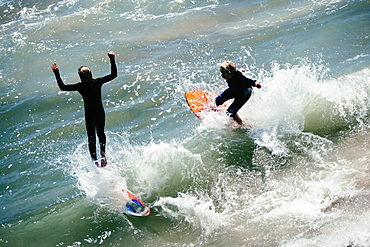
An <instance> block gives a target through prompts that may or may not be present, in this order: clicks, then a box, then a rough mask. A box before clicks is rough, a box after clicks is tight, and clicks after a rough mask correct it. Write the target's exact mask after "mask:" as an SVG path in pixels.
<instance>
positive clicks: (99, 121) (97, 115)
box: [53, 57, 117, 160]
mask: <svg viewBox="0 0 370 247" xmlns="http://www.w3.org/2000/svg"><path fill="white" fill-rule="evenodd" d="M110 63H111V73H110V74H109V75H107V76H104V77H101V78H97V79H92V81H88V82H80V83H76V84H71V85H65V84H64V83H63V81H62V79H61V78H60V74H59V70H58V69H55V70H53V72H54V75H55V78H56V79H57V83H58V86H59V88H60V90H62V91H78V92H79V93H80V94H81V95H82V98H83V101H84V108H85V124H86V130H87V137H88V142H89V151H90V155H91V158H92V159H93V160H96V159H97V155H96V135H95V133H96V134H97V135H98V138H99V144H100V152H101V153H103V152H104V153H105V146H106V137H105V133H104V125H105V112H104V108H103V103H102V97H101V88H102V85H103V84H104V83H106V82H109V81H111V80H113V79H114V78H116V77H117V66H116V62H115V59H114V57H110ZM95 130H96V132H95Z"/></svg>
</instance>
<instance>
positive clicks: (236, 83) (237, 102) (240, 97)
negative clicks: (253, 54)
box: [215, 71, 256, 117]
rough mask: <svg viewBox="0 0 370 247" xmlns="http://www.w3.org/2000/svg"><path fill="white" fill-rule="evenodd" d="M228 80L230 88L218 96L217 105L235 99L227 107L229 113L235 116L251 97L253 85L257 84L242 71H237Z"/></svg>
mask: <svg viewBox="0 0 370 247" xmlns="http://www.w3.org/2000/svg"><path fill="white" fill-rule="evenodd" d="M226 82H227V84H228V86H229V88H228V89H226V90H225V91H224V92H223V93H222V94H220V95H219V96H217V98H216V99H215V101H216V105H217V106H219V105H222V104H223V103H225V102H226V101H227V100H229V99H234V101H233V103H232V104H231V105H230V106H229V108H228V109H227V114H228V115H229V116H230V117H233V116H235V114H236V113H237V112H238V111H239V109H240V108H242V106H243V105H244V104H245V103H246V102H247V101H248V100H249V98H250V97H251V95H252V87H254V86H255V82H256V81H255V80H252V79H249V78H247V77H245V76H244V75H243V74H242V73H241V72H240V71H235V72H234V74H233V76H232V77H231V78H230V79H227V80H226Z"/></svg>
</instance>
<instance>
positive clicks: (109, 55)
mask: <svg viewBox="0 0 370 247" xmlns="http://www.w3.org/2000/svg"><path fill="white" fill-rule="evenodd" d="M114 55H116V54H115V53H114V52H113V51H110V52H108V57H114Z"/></svg>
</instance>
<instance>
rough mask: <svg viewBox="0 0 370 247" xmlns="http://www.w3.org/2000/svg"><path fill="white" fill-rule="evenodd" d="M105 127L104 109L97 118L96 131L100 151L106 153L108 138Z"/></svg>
mask: <svg viewBox="0 0 370 247" xmlns="http://www.w3.org/2000/svg"><path fill="white" fill-rule="evenodd" d="M104 127H105V113H104V111H103V112H101V113H100V114H99V115H98V116H97V119H96V133H97V135H98V138H99V144H100V153H105V146H106V142H107V138H106V136H105V133H104Z"/></svg>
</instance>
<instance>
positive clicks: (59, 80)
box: [51, 63, 77, 91]
mask: <svg viewBox="0 0 370 247" xmlns="http://www.w3.org/2000/svg"><path fill="white" fill-rule="evenodd" d="M51 69H52V70H53V72H54V75H55V79H57V83H58V86H59V88H60V90H62V91H76V90H77V87H76V84H73V85H65V84H64V82H63V81H62V78H60V73H59V68H58V65H57V64H56V63H53V64H52V65H51Z"/></svg>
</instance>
